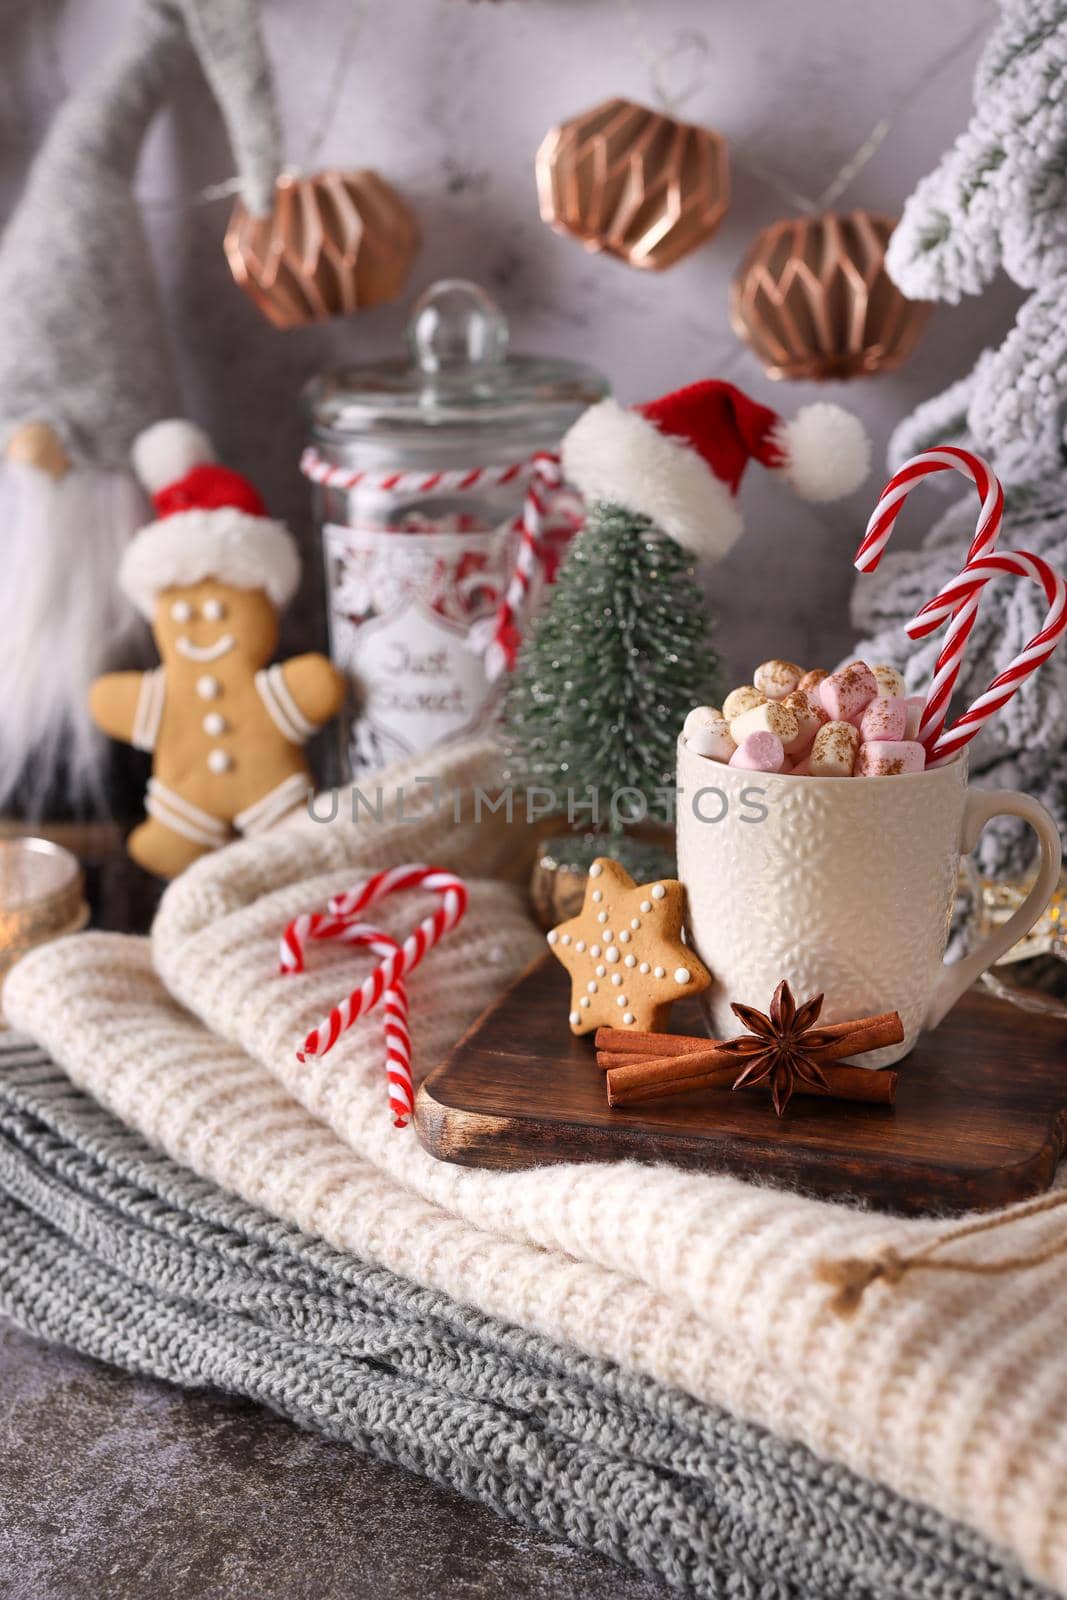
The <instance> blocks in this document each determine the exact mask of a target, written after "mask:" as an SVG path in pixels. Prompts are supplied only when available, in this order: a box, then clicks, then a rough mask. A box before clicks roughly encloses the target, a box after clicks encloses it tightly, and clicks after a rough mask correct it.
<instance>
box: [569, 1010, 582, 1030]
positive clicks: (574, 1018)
mask: <svg viewBox="0 0 1067 1600" xmlns="http://www.w3.org/2000/svg"><path fill="white" fill-rule="evenodd" d="M567 1020H568V1021H569V1022H570V1025H571V1027H572V1028H576V1027H577V1026H578V1023H579V1022H580V1021H581V1018H580V1017H579V1015H578V1013H577V1011H572V1012H571V1014H570V1017H569V1018H568V1019H567Z"/></svg>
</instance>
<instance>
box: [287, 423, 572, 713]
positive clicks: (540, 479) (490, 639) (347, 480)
mask: <svg viewBox="0 0 1067 1600" xmlns="http://www.w3.org/2000/svg"><path fill="white" fill-rule="evenodd" d="M300 470H301V471H302V472H303V474H304V476H305V477H306V478H309V479H310V480H311V482H312V483H317V484H320V485H322V486H323V487H325V488H330V489H344V490H352V489H359V488H367V489H371V488H372V489H378V490H382V491H384V492H386V493H392V494H433V493H438V494H439V493H442V492H449V493H462V492H463V491H464V490H466V489H483V488H499V487H501V486H502V485H505V484H509V483H525V485H526V494H525V497H524V499H523V503H522V509H521V511H520V512H519V513H518V515H517V516H516V518H515V520H514V522H513V524H512V531H513V533H514V534H515V535H516V536H517V541H518V542H517V545H516V550H515V561H514V566H513V568H512V572H511V576H510V578H509V580H508V585H507V588H506V590H505V592H504V596H503V598H502V600H501V601H500V604H499V606H498V607H497V611H496V615H495V616H494V617H491V618H490V617H487V618H485V619H484V620H483V621H482V622H481V623H476V624H475V626H474V627H473V628H472V629H471V631H470V645H471V648H472V649H473V650H475V651H476V652H477V653H478V654H480V655H484V658H485V671H486V676H487V677H488V679H489V680H490V682H492V681H494V680H495V679H496V678H498V677H499V676H500V675H501V673H502V672H504V671H505V670H507V669H509V668H510V667H513V666H514V665H515V658H516V655H517V640H518V634H519V619H520V617H521V615H522V613H523V611H524V610H525V608H526V604H527V602H528V600H529V595H530V590H531V588H532V587H533V583H534V580H535V578H536V576H537V574H538V572H539V571H541V570H543V568H544V566H545V554H546V552H545V545H544V534H545V524H546V521H547V519H548V517H549V515H550V513H551V509H552V505H553V502H554V500H555V499H556V498H557V497H558V496H559V495H560V493H561V490H562V487H563V474H562V471H561V469H560V462H559V457H558V456H557V455H553V454H552V453H551V452H549V451H547V450H538V451H536V452H535V453H534V454H533V455H532V456H530V457H529V459H528V460H526V461H512V462H509V463H507V464H506V465H504V466H485V467H461V468H452V469H449V470H443V471H439V472H410V471H408V472H371V471H368V470H365V469H362V468H351V467H340V466H335V465H334V464H333V463H332V462H329V461H326V460H324V459H323V457H322V456H321V455H320V454H319V452H318V451H317V450H314V449H311V448H308V449H307V450H305V451H304V453H303V455H302V456H301V458H300ZM571 521H572V522H573V524H574V525H573V526H572V528H571V532H572V533H573V532H574V531H575V529H576V527H577V525H578V524H577V522H576V521H574V519H571Z"/></svg>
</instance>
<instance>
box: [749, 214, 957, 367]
mask: <svg viewBox="0 0 1067 1600" xmlns="http://www.w3.org/2000/svg"><path fill="white" fill-rule="evenodd" d="M895 226H896V223H895V221H894V220H893V218H892V217H884V216H878V215H876V214H875V213H873V212H870V211H863V210H858V211H853V212H851V213H849V215H847V216H840V215H838V214H837V213H835V212H827V213H825V214H824V215H823V216H819V217H796V218H790V219H789V220H788V221H785V222H776V223H774V224H773V225H772V226H771V227H769V228H765V229H764V231H763V232H762V233H761V234H759V235H758V237H757V238H756V241H755V243H754V244H753V246H752V248H751V249H750V250H749V252H748V255H747V256H746V257H745V259H744V261H743V262H742V263H741V266H740V267H739V268H738V271H737V274H736V276H735V277H734V281H733V284H732V286H731V290H730V321H731V322H732V323H733V327H734V332H735V333H736V334H737V335H738V336H739V337H740V338H742V339H745V340H747V342H748V343H749V344H750V345H751V346H752V348H753V350H754V351H755V353H756V355H757V356H758V357H759V359H760V361H761V362H762V363H763V367H764V369H765V370H766V372H767V374H768V376H769V377H772V378H857V377H864V376H867V375H869V374H872V373H876V372H892V371H893V370H894V369H895V368H897V367H899V366H901V365H902V363H903V362H905V361H906V360H907V359H908V357H909V356H910V355H911V353H912V351H913V350H914V348H915V346H916V344H917V343H918V340H919V336H920V334H921V333H922V330H923V328H924V326H925V324H926V320H927V318H928V317H929V315H930V312H931V310H932V307H931V306H930V304H929V303H928V302H926V301H920V300H906V299H905V298H904V296H903V295H902V294H901V292H900V290H899V289H898V288H897V286H896V284H895V283H893V281H892V279H891V278H890V277H889V274H888V273H887V272H886V270H885V250H886V245H887V244H888V242H889V236H890V234H891V233H892V232H893V229H894V228H895Z"/></svg>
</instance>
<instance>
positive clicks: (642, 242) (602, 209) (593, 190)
mask: <svg viewBox="0 0 1067 1600" xmlns="http://www.w3.org/2000/svg"><path fill="white" fill-rule="evenodd" d="M536 174H537V194H538V200H539V203H540V207H541V217H542V220H543V221H545V222H547V223H548V225H549V226H550V227H551V228H554V229H555V231H556V232H557V233H564V234H567V235H568V236H569V237H570V238H572V239H577V240H578V241H579V242H580V243H581V244H583V245H584V246H585V248H586V249H587V250H590V251H594V252H600V251H603V252H604V253H605V254H607V255H611V256H615V257H617V258H618V259H619V260H620V261H625V262H626V263H627V264H628V265H629V266H631V267H637V268H639V269H640V270H642V271H653V272H658V271H660V270H662V269H663V268H664V267H670V266H673V265H674V263H675V262H676V261H680V260H681V259H682V257H683V256H687V255H688V254H689V253H690V251H692V250H696V249H697V248H698V247H699V246H700V245H702V244H706V243H707V241H708V240H709V239H710V238H711V236H712V234H713V233H714V232H715V230H716V228H717V227H718V226H719V224H720V222H721V221H722V219H723V217H724V216H725V215H726V210H727V206H728V205H729V201H730V176H729V165H728V162H727V155H726V140H725V139H724V138H722V136H721V135H720V134H717V133H713V132H712V131H711V129H709V128H700V127H697V126H696V125H694V124H693V123H688V122H679V121H678V120H677V118H675V117H669V116H666V115H664V113H663V112H659V111H650V110H648V108H647V107H645V106H641V105H637V104H636V102H634V101H633V100H619V99H615V100H605V101H604V103H603V104H602V105H599V106H595V107H594V108H593V110H592V111H586V112H583V113H582V115H581V116H577V117H572V118H571V119H570V120H569V121H568V122H563V123H561V124H560V125H559V127H557V128H553V129H552V130H551V131H550V132H549V133H548V134H546V136H545V139H544V141H543V142H542V144H541V148H540V149H539V150H538V152H537V160H536Z"/></svg>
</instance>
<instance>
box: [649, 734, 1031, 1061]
mask: <svg viewBox="0 0 1067 1600" xmlns="http://www.w3.org/2000/svg"><path fill="white" fill-rule="evenodd" d="M678 789H679V795H678V875H679V877H680V878H681V880H682V882H683V883H684V884H685V887H686V892H687V902H688V912H687V926H688V936H689V938H690V941H691V943H692V944H693V947H694V949H695V950H696V952H697V954H698V955H699V956H700V958H701V960H702V961H703V962H704V963H705V964H706V966H708V967H709V968H710V970H711V973H712V978H713V982H712V987H711V988H710V989H709V990H708V992H707V994H706V995H705V996H704V997H703V1004H704V1007H705V1014H706V1017H707V1021H708V1025H709V1029H710V1031H711V1033H712V1034H713V1035H714V1036H715V1037H718V1038H730V1037H732V1036H734V1035H736V1034H737V1033H739V1032H740V1031H741V1029H740V1026H739V1024H738V1021H737V1018H736V1017H735V1016H734V1015H733V1013H732V1011H731V1010H730V1002H731V1001H741V1002H743V1003H745V1004H747V1005H753V1006H757V1007H758V1008H759V1009H760V1010H761V1011H765V1010H766V1009H767V1005H768V1003H769V1001H770V998H771V995H772V994H773V992H774V988H775V986H776V984H777V983H778V982H779V981H780V979H782V978H788V980H789V983H790V985H791V987H792V989H793V993H794V995H795V996H796V998H797V999H798V1001H799V1000H805V999H807V998H808V997H809V996H810V995H814V994H819V993H822V994H824V995H825V997H826V999H825V1002H824V1007H823V1013H822V1020H824V1021H826V1022H835V1021H845V1020H848V1019H850V1018H854V1017H864V1016H871V1015H874V1014H875V1013H877V1012H881V1011H899V1013H900V1017H901V1021H902V1022H903V1024H904V1033H905V1037H904V1042H903V1044H901V1045H898V1046H894V1047H893V1048H892V1049H888V1050H881V1051H874V1052H871V1053H870V1054H869V1055H866V1056H863V1057H862V1058H859V1059H860V1064H862V1065H864V1066H870V1067H878V1066H887V1065H889V1064H890V1063H891V1062H893V1061H898V1060H899V1059H900V1058H901V1057H902V1056H903V1055H906V1054H907V1052H908V1051H909V1050H910V1049H911V1047H912V1045H913V1044H914V1043H915V1040H916V1037H917V1035H918V1033H919V1031H920V1029H921V1028H922V1027H923V1026H928V1027H932V1026H934V1025H935V1024H936V1023H937V1022H939V1021H940V1020H941V1017H942V1016H943V1015H944V1014H945V1012H946V1011H948V1010H949V1009H950V1007H951V1006H952V1005H953V1004H954V1002H955V1000H956V999H958V998H959V995H960V994H961V993H962V992H963V990H964V989H965V988H966V987H968V986H969V984H970V983H972V982H974V980H975V979H976V978H977V977H978V976H979V974H980V972H981V971H983V970H984V968H985V967H987V966H989V965H991V964H992V963H993V962H994V961H995V960H996V959H997V958H998V956H999V955H1001V954H1002V953H1003V951H1004V950H1005V949H1006V948H1008V947H1009V946H1010V944H1011V943H1013V942H1014V940H1015V939H1017V938H1019V937H1021V935H1022V933H1024V932H1025V931H1027V929H1028V928H1029V927H1030V926H1032V924H1033V923H1034V922H1035V921H1036V920H1037V918H1038V916H1039V915H1040V914H1041V911H1042V910H1043V908H1044V905H1045V904H1046V903H1047V901H1048V897H1049V895H1050V893H1051V892H1052V887H1053V885H1054V884H1055V882H1056V877H1057V874H1058V872H1059V859H1060V847H1059V837H1058V835H1057V833H1056V829H1055V826H1054V824H1053V822H1052V819H1051V817H1049V815H1048V813H1047V812H1045V811H1044V809H1043V808H1042V807H1041V806H1039V805H1038V804H1037V802H1036V801H1034V800H1031V799H1030V798H1029V797H1028V796H1025V795H1017V794H1014V793H1011V792H1005V793H985V792H981V793H980V792H977V791H974V792H972V791H970V790H968V787H967V761H966V754H964V755H962V756H960V757H958V758H957V759H956V760H955V761H952V762H950V763H948V764H947V765H945V766H943V767H935V768H933V769H932V770H930V771H928V772H924V773H917V774H915V775H912V776H906V777H904V776H902V777H895V778H849V779H841V778H791V777H786V776H782V775H780V774H773V773H758V772H749V771H742V770H740V769H737V768H734V767H728V766H723V765H720V764H719V763H717V762H712V761H708V760H706V759H705V758H704V757H702V756H698V755H695V754H693V752H692V751H690V750H689V749H688V748H687V746H686V745H685V743H684V741H682V740H679V745H678ZM1001 812H1009V813H1013V814H1015V815H1018V816H1022V817H1024V818H1025V820H1027V821H1028V822H1030V823H1031V825H1032V826H1033V827H1034V828H1035V830H1036V831H1037V833H1038V835H1039V838H1040V842H1041V866H1040V868H1039V873H1038V882H1037V883H1036V884H1035V887H1034V890H1033V891H1032V892H1031V895H1030V896H1029V897H1028V899H1027V902H1026V904H1025V905H1024V906H1023V907H1022V908H1021V910H1020V912H1019V913H1017V914H1016V918H1017V920H1016V919H1012V924H1010V925H1008V926H1007V928H1005V929H999V930H997V936H996V937H995V938H989V939H987V940H985V941H983V943H982V945H981V946H980V948H979V950H978V951H976V952H974V953H972V954H971V955H969V956H968V957H967V958H966V959H965V961H964V962H962V963H960V964H959V966H958V968H957V967H953V968H946V967H945V966H944V965H943V957H944V952H945V945H946V943H947V941H948V933H949V925H950V922H951V918H952V910H953V904H954V901H955V894H956V884H957V875H958V870H959V860H960V854H961V851H968V850H970V849H972V848H973V846H974V843H975V840H976V839H977V837H978V833H979V832H980V831H981V827H982V825H983V823H984V822H985V821H987V820H988V818H989V817H990V816H993V815H996V814H998V813H1001ZM1027 919H1029V920H1027ZM1005 934H1006V935H1007V936H1006V937H1003V935H1005Z"/></svg>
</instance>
